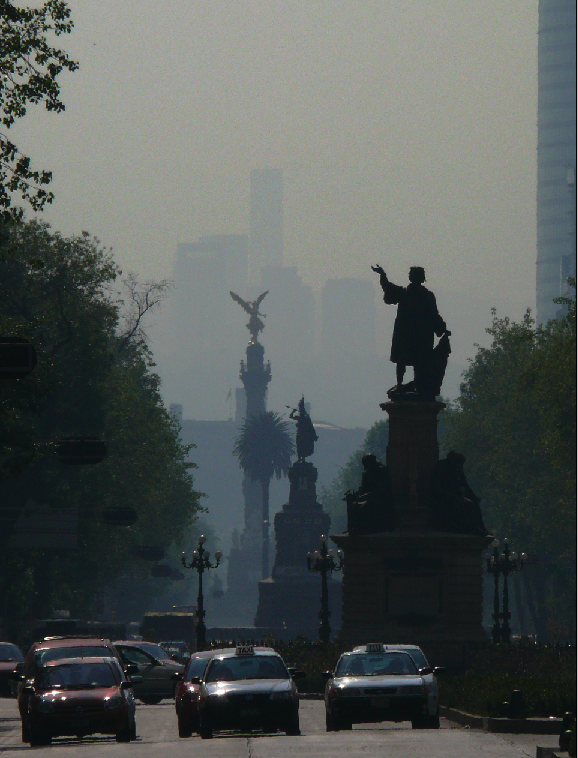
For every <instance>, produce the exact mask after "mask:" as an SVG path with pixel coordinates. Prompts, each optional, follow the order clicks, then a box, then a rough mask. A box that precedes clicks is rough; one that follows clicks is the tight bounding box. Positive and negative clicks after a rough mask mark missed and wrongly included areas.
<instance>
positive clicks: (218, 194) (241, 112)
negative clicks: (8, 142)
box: [12, 0, 538, 322]
mask: <svg viewBox="0 0 578 758" xmlns="http://www.w3.org/2000/svg"><path fill="white" fill-rule="evenodd" d="M69 5H70V7H71V9H72V12H73V18H74V21H75V25H76V27H75V30H74V32H73V34H72V35H71V36H70V37H64V38H62V39H61V43H60V44H62V46H64V47H65V48H66V49H67V50H68V51H69V53H70V54H71V55H72V56H73V57H75V58H76V59H77V60H78V61H79V62H80V70H79V71H78V72H77V73H75V74H66V75H65V76H63V78H62V84H63V98H64V100H65V102H66V106H67V109H66V112H65V113H64V114H60V115H56V114H46V113H45V112H43V111H35V110H34V109H32V110H31V111H30V112H29V115H28V116H27V117H26V118H25V119H24V120H23V121H22V122H21V123H20V124H18V126H17V127H15V128H14V129H13V130H12V131H13V133H14V137H15V138H17V140H18V141H19V143H20V144H21V146H22V148H23V149H24V150H25V151H29V153H30V154H31V155H32V156H33V158H34V159H35V161H36V163H37V164H38V165H39V166H42V167H43V168H50V169H52V170H53V172H54V182H53V190H54V192H55V194H56V200H55V202H54V205H53V206H52V208H50V209H49V210H48V211H47V212H46V213H45V214H44V217H45V218H46V220H47V221H49V222H50V223H51V224H52V225H53V226H54V227H55V228H56V229H59V230H61V231H62V232H64V233H66V234H71V233H79V232H80V231H81V230H83V229H86V230H88V231H89V232H91V233H93V234H95V235H97V236H98V237H99V238H100V239H101V241H102V242H103V243H105V244H106V245H110V246H112V247H113V248H114V252H115V255H116V258H117V260H118V262H119V263H120V264H121V266H122V267H123V268H124V269H125V270H128V269H132V270H134V271H136V272H137V273H139V274H140V276H141V277H142V278H148V277H155V278H161V277H165V276H170V275H171V273H172V261H173V259H174V255H175V247H176V244H177V243H178V242H180V241H195V240H196V239H197V238H198V237H199V236H200V235H203V234H215V233H243V232H246V231H247V230H248V223H249V205H248V201H249V173H250V170H251V169H252V168H262V167H275V168H282V169H283V172H284V181H285V206H284V207H285V262H286V263H287V264H289V265H297V266H298V267H299V271H300V273H301V275H302V276H303V278H304V280H305V281H306V283H308V284H311V285H313V286H315V287H319V286H321V285H322V284H323V282H324V280H325V279H327V278H334V277H337V276H366V275H367V276H373V275H372V274H371V272H369V269H368V266H369V264H370V263H372V262H375V261H379V262H381V263H382V264H383V265H384V266H385V268H386V270H387V271H388V273H390V274H391V276H392V279H393V280H394V281H400V283H404V282H405V280H406V275H407V268H408V265H410V264H418V265H419V264H421V265H424V266H425V268H426V271H427V274H428V286H431V288H432V289H433V290H434V292H435V291H437V290H438V289H440V288H444V289H445V290H449V291H452V290H453V291H456V292H459V293H462V294H463V295H465V296H466V302H467V297H468V296H471V297H472V298H474V297H475V298H481V299H484V300H486V299H487V303H488V311H489V308H490V307H491V305H493V304H495V303H498V304H499V303H504V302H508V303H509V304H510V305H511V315H514V316H515V317H519V316H520V315H521V313H522V312H523V310H524V308H525V307H527V306H531V307H532V308H533V307H534V265H535V263H534V262H535V185H536V179H535V174H536V169H535V163H536V158H535V155H536V103H537V91H536V87H537V77H536V48H537V37H536V32H537V15H538V10H537V6H538V3H537V0H533V2H530V1H529V0H522V1H521V2H512V0H491V1H489V0H444V1H443V2H442V1H441V0H438V2H431V0H430V1H429V2H427V1H426V0H396V2H386V1H385V0H325V1H324V2H316V1H315V0H243V1H242V2H239V0H186V1H185V0H162V2H158V0H155V1H154V2H153V1H152V0H140V2H139V3H136V4H135V3H128V2H126V0H99V2H94V0H69ZM376 283H377V282H376ZM467 318H468V316H467V313H464V322H467Z"/></svg>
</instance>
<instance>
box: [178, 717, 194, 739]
mask: <svg viewBox="0 0 578 758" xmlns="http://www.w3.org/2000/svg"><path fill="white" fill-rule="evenodd" d="M178 724H179V737H190V736H191V735H192V734H193V730H192V728H191V722H190V721H187V720H186V719H181V718H180V719H179V720H178Z"/></svg>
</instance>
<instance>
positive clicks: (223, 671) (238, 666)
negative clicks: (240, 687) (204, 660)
mask: <svg viewBox="0 0 578 758" xmlns="http://www.w3.org/2000/svg"><path fill="white" fill-rule="evenodd" d="M239 679H289V672H288V671H287V669H286V668H285V665H284V663H283V661H282V660H281V659H280V658H278V657H277V656H275V655H255V656H247V657H242V658H241V657H239V658H237V657H234V656H231V657H230V658H224V659H221V660H213V662H212V664H211V667H210V669H209V671H208V673H207V679H206V681H207V682H235V681H237V680H239Z"/></svg>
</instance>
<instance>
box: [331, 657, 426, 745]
mask: <svg viewBox="0 0 578 758" xmlns="http://www.w3.org/2000/svg"><path fill="white" fill-rule="evenodd" d="M396 647H398V646H392V645H383V644H381V643H369V644H367V645H364V646H362V647H358V648H355V649H354V650H352V651H351V652H349V653H344V654H343V655H342V656H341V657H340V658H339V661H338V662H337V666H336V667H335V671H334V672H325V674H324V677H325V678H326V679H327V684H326V687H325V715H326V727H327V731H328V732H331V731H338V730H340V729H351V728H352V725H353V724H363V723H375V722H380V721H398V722H399V721H411V724H412V727H413V728H414V729H427V728H434V729H435V728H439V712H438V700H437V685H436V692H435V696H434V693H432V691H431V680H432V674H433V670H432V669H431V668H430V667H429V666H428V667H420V666H419V665H418V663H416V661H415V660H414V658H413V657H412V656H411V655H410V653H409V652H406V651H404V650H401V649H396Z"/></svg>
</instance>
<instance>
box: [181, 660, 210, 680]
mask: <svg viewBox="0 0 578 758" xmlns="http://www.w3.org/2000/svg"><path fill="white" fill-rule="evenodd" d="M210 660H211V659H210V658H191V660H190V663H189V667H188V669H187V676H186V680H187V682H190V681H191V679H192V677H194V676H198V677H201V676H203V674H204V673H205V669H206V668H207V663H208V662H209V661H210Z"/></svg>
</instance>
